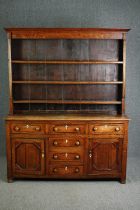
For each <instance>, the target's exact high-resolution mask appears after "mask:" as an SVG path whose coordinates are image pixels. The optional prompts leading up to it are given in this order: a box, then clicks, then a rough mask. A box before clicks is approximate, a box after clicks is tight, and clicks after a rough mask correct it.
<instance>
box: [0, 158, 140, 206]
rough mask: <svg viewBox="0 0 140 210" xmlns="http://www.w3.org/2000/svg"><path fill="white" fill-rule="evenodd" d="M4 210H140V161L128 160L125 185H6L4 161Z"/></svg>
mask: <svg viewBox="0 0 140 210" xmlns="http://www.w3.org/2000/svg"><path fill="white" fill-rule="evenodd" d="M0 170H1V171H0V210H22V209H23V210H32V209H33V210H38V209H39V210H44V209H47V210H61V209H62V210H94V209H95V210H140V159H138V158H129V159H128V173H127V174H128V176H127V177H128V178H127V183H126V184H125V185H123V184H120V183H119V182H118V181H29V180H28V181H15V182H14V183H7V182H6V160H5V158H0Z"/></svg>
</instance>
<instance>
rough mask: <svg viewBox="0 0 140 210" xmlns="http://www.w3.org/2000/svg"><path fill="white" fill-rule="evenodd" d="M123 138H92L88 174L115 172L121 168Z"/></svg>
mask: <svg viewBox="0 0 140 210" xmlns="http://www.w3.org/2000/svg"><path fill="white" fill-rule="evenodd" d="M121 156H122V139H121V138H114V139H109V138H108V139H102V138H98V139H91V140H90V148H89V157H88V161H89V164H88V174H89V175H90V174H101V175H102V174H115V173H119V172H120V170H121V159H122V157H121Z"/></svg>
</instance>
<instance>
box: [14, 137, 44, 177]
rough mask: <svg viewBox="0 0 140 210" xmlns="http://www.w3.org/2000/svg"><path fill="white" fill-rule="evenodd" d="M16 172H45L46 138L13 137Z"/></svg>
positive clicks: (24, 173)
mask: <svg viewBox="0 0 140 210" xmlns="http://www.w3.org/2000/svg"><path fill="white" fill-rule="evenodd" d="M12 167H13V173H14V174H21V175H26V174H28V175H43V174H44V140H37V139H35V140H33V139H12Z"/></svg>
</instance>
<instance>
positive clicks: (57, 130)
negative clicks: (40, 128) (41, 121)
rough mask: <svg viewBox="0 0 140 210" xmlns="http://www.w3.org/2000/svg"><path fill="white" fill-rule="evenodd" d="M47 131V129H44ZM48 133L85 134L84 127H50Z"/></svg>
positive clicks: (65, 125) (64, 125)
mask: <svg viewBox="0 0 140 210" xmlns="http://www.w3.org/2000/svg"><path fill="white" fill-rule="evenodd" d="M46 130H47V128H46ZM49 132H50V133H53V134H54V133H77V134H83V133H85V132H86V125H67V124H63V125H51V126H50V127H49Z"/></svg>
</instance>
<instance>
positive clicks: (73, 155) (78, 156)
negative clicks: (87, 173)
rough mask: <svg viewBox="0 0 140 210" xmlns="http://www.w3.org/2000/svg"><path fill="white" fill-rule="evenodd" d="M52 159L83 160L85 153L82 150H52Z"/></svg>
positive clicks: (50, 155)
mask: <svg viewBox="0 0 140 210" xmlns="http://www.w3.org/2000/svg"><path fill="white" fill-rule="evenodd" d="M49 157H50V161H56V162H59V161H75V162H80V163H82V162H83V153H81V152H50V153H49Z"/></svg>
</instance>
